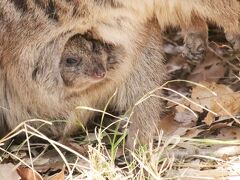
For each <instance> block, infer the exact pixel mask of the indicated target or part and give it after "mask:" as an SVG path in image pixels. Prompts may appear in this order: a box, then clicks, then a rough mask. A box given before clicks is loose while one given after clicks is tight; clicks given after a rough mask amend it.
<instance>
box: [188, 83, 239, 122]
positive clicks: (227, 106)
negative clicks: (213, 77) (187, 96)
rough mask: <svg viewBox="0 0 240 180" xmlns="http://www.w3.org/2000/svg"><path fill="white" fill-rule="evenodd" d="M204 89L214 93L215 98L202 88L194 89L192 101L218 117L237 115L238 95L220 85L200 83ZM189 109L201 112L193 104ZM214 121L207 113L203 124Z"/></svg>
mask: <svg viewBox="0 0 240 180" xmlns="http://www.w3.org/2000/svg"><path fill="white" fill-rule="evenodd" d="M201 84H202V85H204V86H205V87H206V88H208V89H210V90H211V91H213V92H215V93H216V94H217V95H216V96H215V95H214V94H213V93H211V92H210V91H209V90H208V89H206V88H203V87H199V86H197V87H195V88H193V90H192V100H193V101H195V102H196V103H198V104H200V105H201V106H203V107H206V108H208V109H210V110H212V111H213V112H215V113H217V114H218V115H219V116H228V115H233V116H234V115H237V114H238V113H239V112H240V93H239V92H233V90H231V89H230V88H229V87H227V86H225V85H222V84H215V83H207V82H204V83H201ZM190 107H191V109H193V110H195V111H198V112H203V109H202V108H201V107H198V106H196V105H194V104H191V105H190ZM213 120H214V116H213V115H211V114H210V113H208V115H207V117H206V118H205V120H204V121H205V122H206V123H207V124H208V125H210V124H211V123H212V122H213Z"/></svg>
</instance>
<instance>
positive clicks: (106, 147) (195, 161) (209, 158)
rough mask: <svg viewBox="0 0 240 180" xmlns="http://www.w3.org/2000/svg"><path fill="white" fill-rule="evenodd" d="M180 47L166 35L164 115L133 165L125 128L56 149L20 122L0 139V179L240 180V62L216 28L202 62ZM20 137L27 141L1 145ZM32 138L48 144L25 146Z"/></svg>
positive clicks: (178, 39)
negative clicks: (155, 131)
mask: <svg viewBox="0 0 240 180" xmlns="http://www.w3.org/2000/svg"><path fill="white" fill-rule="evenodd" d="M182 45H183V39H182V36H181V35H180V33H179V31H178V30H177V29H176V30H173V29H170V30H168V31H167V32H166V33H165V34H164V51H165V54H166V56H165V57H166V66H167V73H168V79H167V82H166V83H165V84H164V85H163V86H161V87H159V88H160V89H162V90H163V94H164V97H163V98H164V101H165V102H164V103H165V106H164V107H166V108H165V112H164V114H163V115H162V120H161V122H160V124H159V133H158V135H156V137H155V140H154V141H153V143H151V144H150V145H149V146H150V147H148V148H146V147H141V148H140V149H139V150H138V151H137V152H131V153H130V154H131V158H132V160H131V161H127V160H125V156H124V155H125V153H124V148H123V146H124V137H125V136H126V130H125V129H124V127H121V131H120V132H118V131H117V130H116V129H118V128H117V127H118V126H115V127H114V129H110V130H105V129H103V128H92V129H90V130H89V131H88V132H87V133H83V134H82V135H81V136H77V137H76V136H75V137H72V138H70V139H68V140H67V141H64V142H63V141H61V142H59V141H54V140H51V139H48V138H47V137H46V136H44V135H43V134H41V133H40V132H38V131H37V130H36V129H33V128H31V127H29V125H27V123H24V124H22V126H19V128H18V129H16V130H15V131H13V132H12V133H11V134H10V135H9V136H6V137H5V138H3V139H1V140H0V144H1V146H0V150H1V153H2V154H1V156H0V158H1V159H0V160H1V164H0V179H18V178H21V179H24V180H30V179H34V178H36V179H50V180H55V179H58V180H61V179H238V178H240V156H239V155H240V146H239V145H240V140H239V139H240V138H239V137H240V131H239V125H240V55H239V54H237V53H236V52H234V51H233V50H232V48H231V46H230V44H229V43H228V42H227V41H226V40H225V36H224V34H223V32H222V31H221V29H219V28H216V27H211V28H210V30H209V45H208V46H209V47H208V50H207V53H206V56H205V57H204V59H202V60H198V61H193V60H188V59H187V58H185V57H183V56H182V53H181V52H182V48H183V46H182ZM153 93H154V92H153ZM120 119H121V118H120ZM122 119H124V118H122ZM45 123H48V122H45ZM20 132H22V133H25V134H26V137H27V138H26V139H25V141H22V143H21V144H20V145H19V144H18V143H19V142H18V143H16V141H13V142H12V143H10V144H9V145H8V146H6V145H5V146H3V144H4V143H6V142H7V141H8V140H9V139H10V138H12V137H14V136H15V135H17V134H18V133H20ZM31 136H38V137H41V139H44V140H45V141H43V142H41V143H40V142H38V143H36V142H35V143H33V142H29V141H28V138H31ZM128 156H129V155H128ZM127 159H128V160H129V157H127ZM129 162H131V163H129Z"/></svg>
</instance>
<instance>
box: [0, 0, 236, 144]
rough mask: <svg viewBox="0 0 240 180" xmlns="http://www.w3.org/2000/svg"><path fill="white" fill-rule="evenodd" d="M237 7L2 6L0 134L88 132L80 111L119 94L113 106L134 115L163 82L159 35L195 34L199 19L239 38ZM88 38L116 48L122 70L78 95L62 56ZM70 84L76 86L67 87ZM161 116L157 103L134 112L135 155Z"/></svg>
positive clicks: (203, 0) (116, 0) (206, 2)
mask: <svg viewBox="0 0 240 180" xmlns="http://www.w3.org/2000/svg"><path fill="white" fill-rule="evenodd" d="M238 7H239V4H238V2H237V1H236V0H230V1H227V0H221V1H220V2H219V1H218V2H215V1H211V0H182V1H178V0H169V1H166V0H143V1H141V3H136V2H135V1H134V0H123V1H122V0H121V1H120V0H76V1H60V0H38V1H36V0H21V1H19V0H2V1H0V105H1V107H2V108H1V109H0V114H1V116H0V117H1V119H0V124H1V125H0V126H1V134H4V133H5V132H3V131H4V129H7V128H9V129H12V128H14V127H16V125H17V124H19V123H20V122H23V121H24V120H26V119H31V118H44V119H68V121H67V123H66V125H56V129H58V128H59V127H61V126H63V127H61V129H64V131H62V130H61V131H60V130H54V129H55V128H50V130H49V133H50V134H54V135H55V134H56V135H59V136H64V135H66V134H71V133H73V132H75V131H77V129H78V126H77V125H76V124H78V123H77V122H78V121H81V123H82V124H83V125H84V124H85V123H86V122H87V121H88V120H90V119H91V118H92V117H93V116H94V113H93V112H90V111H85V110H81V111H80V110H79V111H76V110H75V107H76V106H90V107H93V108H97V109H102V108H103V106H104V105H105V103H106V102H107V100H108V99H109V97H110V96H112V94H113V93H114V92H115V91H116V89H117V92H118V93H117V94H116V96H115V98H114V100H113V101H112V103H111V104H110V105H111V106H113V107H114V108H115V109H116V110H119V111H124V110H127V109H129V108H131V107H133V106H134V104H135V102H137V101H138V100H139V98H141V97H142V96H143V95H144V94H145V93H147V92H148V91H149V90H151V89H153V88H155V87H157V86H160V85H161V83H162V81H163V79H164V76H165V72H164V65H163V56H162V52H161V47H162V44H161V30H163V29H164V28H165V27H166V26H168V25H173V26H175V25H180V26H181V27H182V29H183V32H186V33H185V34H186V35H187V34H188V33H189V32H192V31H194V28H196V29H198V25H199V23H196V22H195V18H193V17H197V18H198V19H200V21H199V22H203V21H205V20H209V21H212V22H214V23H217V24H218V25H219V26H222V27H224V28H225V30H226V31H227V32H230V33H231V34H238V33H239V24H238V16H239V13H238V12H239V8H238ZM153 19H156V20H153ZM202 20H203V21H202ZM195 23H196V24H197V25H196V24H195ZM191 28H193V29H191ZM198 30H199V29H198ZM87 31H91V32H93V33H94V39H98V40H100V41H101V42H102V43H106V44H111V46H112V49H111V50H110V51H109V52H108V53H107V54H108V55H109V54H112V56H114V58H113V60H114V59H115V60H116V61H117V62H119V63H117V64H115V65H116V68H113V69H109V70H107V71H106V72H104V71H103V69H102V68H100V69H101V73H100V79H101V80H98V81H96V82H95V81H94V83H93V84H92V85H90V86H87V88H86V89H81V87H80V86H78V85H77V83H76V82H78V81H77V79H78V77H77V76H76V73H77V71H76V70H72V71H70V72H69V70H67V69H66V67H65V66H66V65H67V64H68V63H67V64H64V63H63V61H64V60H63V59H64V56H62V55H63V54H64V51H66V49H64V48H65V45H66V44H67V43H68V40H69V39H71V38H72V37H74V36H75V35H77V34H84V33H86V32H87ZM190 48H191V47H190ZM93 56H95V55H94V53H93ZM115 60H114V61H115ZM66 61H67V60H66ZM66 61H65V62H66ZM70 61H72V60H70ZM70 61H69V62H70ZM74 61H75V60H73V61H72V62H74ZM101 63H102V62H101ZM101 63H100V64H101ZM70 64H71V62H70ZM73 64H74V63H73ZM115 65H114V66H115ZM74 68H76V67H73V69H74ZM71 73H72V74H71ZM104 73H106V74H104ZM103 74H104V76H103ZM81 75H82V74H81ZM64 78H65V79H64ZM69 78H73V79H71V80H70V82H71V83H69V84H68V83H66V82H67V81H68V80H69ZM82 87H84V86H82ZM160 112H161V101H160V99H158V98H150V99H148V100H147V101H144V102H143V103H141V104H139V105H138V106H137V107H136V108H134V113H133V115H132V117H131V119H130V127H129V129H130V131H129V135H128V140H127V144H128V146H129V147H130V148H132V146H133V144H134V143H133V140H134V138H136V137H137V138H138V140H139V142H140V143H142V144H147V143H148V142H149V141H150V139H152V136H153V134H154V133H155V132H156V130H155V128H154V127H155V126H156V124H157V123H158V121H159V113H160ZM5 127H7V128H5Z"/></svg>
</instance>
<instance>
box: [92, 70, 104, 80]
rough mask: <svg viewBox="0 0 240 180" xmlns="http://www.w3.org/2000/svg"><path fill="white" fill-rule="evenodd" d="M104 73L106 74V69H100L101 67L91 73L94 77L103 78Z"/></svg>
mask: <svg viewBox="0 0 240 180" xmlns="http://www.w3.org/2000/svg"><path fill="white" fill-rule="evenodd" d="M105 75H106V71H105V69H102V68H100V69H97V70H95V72H94V73H93V76H94V77H95V78H104V77H105Z"/></svg>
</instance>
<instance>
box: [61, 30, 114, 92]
mask: <svg viewBox="0 0 240 180" xmlns="http://www.w3.org/2000/svg"><path fill="white" fill-rule="evenodd" d="M113 51H114V50H113V46H112V45H107V44H104V43H102V42H100V41H98V40H95V39H91V38H89V37H88V36H84V35H81V34H77V35H74V36H73V37H71V38H70V39H69V40H68V41H67V43H66V45H65V47H64V51H63V53H62V56H61V60H60V66H59V67H60V73H61V77H62V79H63V82H64V85H65V86H66V87H69V88H80V89H82V88H84V89H85V88H87V87H89V86H91V85H92V84H95V83H98V82H101V81H103V80H104V79H106V78H107V76H108V73H109V70H111V69H114V67H115V65H114V64H117V63H118V60H117V58H115V57H114V53H113Z"/></svg>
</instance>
